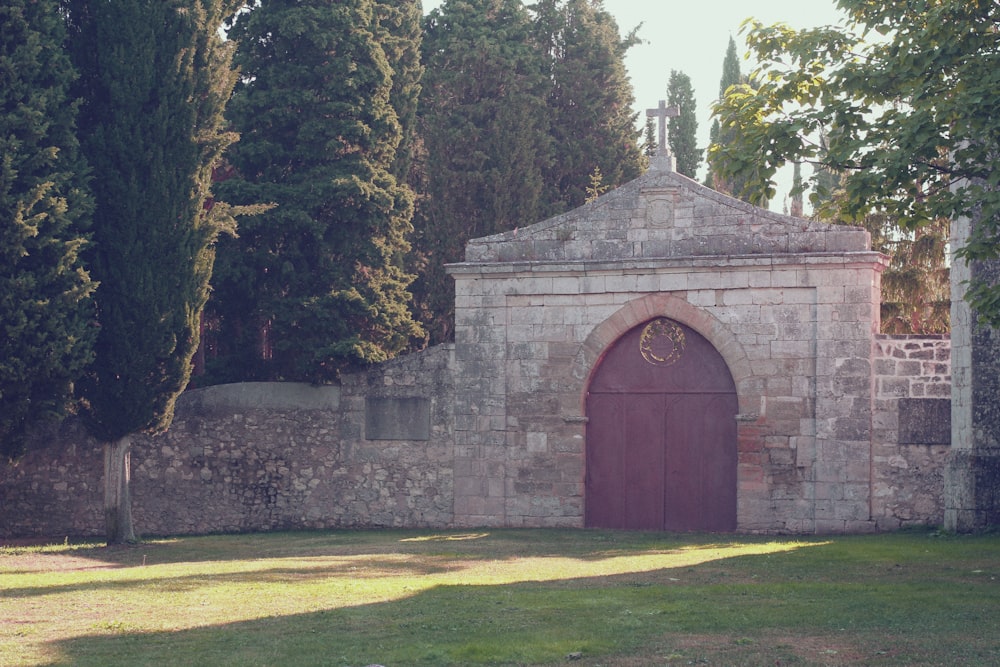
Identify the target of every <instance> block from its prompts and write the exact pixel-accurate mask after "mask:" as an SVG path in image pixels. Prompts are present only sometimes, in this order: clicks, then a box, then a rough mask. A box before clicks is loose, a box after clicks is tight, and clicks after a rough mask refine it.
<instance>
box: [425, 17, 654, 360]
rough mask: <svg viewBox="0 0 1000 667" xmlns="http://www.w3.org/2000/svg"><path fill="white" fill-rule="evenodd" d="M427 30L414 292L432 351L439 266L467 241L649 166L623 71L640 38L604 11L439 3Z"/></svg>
mask: <svg viewBox="0 0 1000 667" xmlns="http://www.w3.org/2000/svg"><path fill="white" fill-rule="evenodd" d="M424 25H425V36H424V45H423V54H424V64H425V66H426V68H427V71H426V74H425V76H424V81H423V97H422V99H421V107H420V113H419V118H418V124H419V137H420V141H421V142H422V150H423V152H422V155H421V159H420V161H419V166H418V168H417V169H416V172H415V174H414V176H413V179H412V182H413V183H414V184H415V187H416V189H417V190H418V191H419V192H420V193H421V199H420V202H419V205H418V209H417V217H416V222H415V226H416V229H417V234H416V236H415V237H414V245H415V248H416V250H417V254H418V256H419V264H418V266H419V270H420V273H421V275H420V277H419V278H418V280H417V282H416V283H415V284H414V292H415V295H416V297H417V301H418V304H419V308H420V310H421V318H422V319H423V320H424V321H425V322H426V323H427V326H428V329H429V331H430V334H431V340H432V341H433V342H440V341H444V340H449V339H450V338H451V336H452V334H453V331H452V322H453V312H454V300H455V297H454V284H453V281H452V279H451V278H450V277H449V276H448V275H447V274H446V272H445V269H444V265H445V264H447V263H450V262H458V261H461V260H462V259H463V256H464V249H465V243H466V242H467V241H468V240H469V239H471V238H476V237H481V236H486V235H490V234H495V233H498V232H503V231H508V230H511V229H514V228H515V227H518V226H522V225H527V224H533V223H535V222H538V221H539V220H542V219H543V218H545V217H547V216H549V215H553V214H556V213H560V212H562V211H565V210H567V209H569V208H572V207H575V206H579V205H580V204H582V203H584V202H585V201H586V199H587V197H588V188H590V187H591V176H592V175H593V174H594V172H595V169H596V170H599V171H600V173H601V174H602V175H603V181H602V183H603V184H604V185H607V186H608V187H616V186H618V185H620V184H621V183H624V182H626V181H629V180H632V179H634V178H636V177H637V176H639V174H640V173H641V172H642V169H643V168H644V166H645V164H646V159H645V156H644V155H643V150H642V143H641V140H640V139H641V131H639V130H637V129H636V124H635V121H636V116H635V113H634V112H633V111H632V106H633V93H632V88H631V85H630V83H629V80H628V76H627V72H626V70H625V65H624V57H625V53H626V51H627V50H628V49H629V48H630V47H631V46H632V45H634V44H636V43H638V39H637V38H636V36H635V32H634V31H633V32H630V33H628V34H626V35H625V36H624V37H623V36H621V35H620V34H619V31H618V26H617V24H616V23H615V21H614V19H613V17H612V16H611V15H610V14H609V13H608V12H607V11H606V10H604V8H603V5H602V3H601V2H599V1H597V0H540V1H539V2H537V3H536V4H534V5H532V6H531V7H530V11H529V10H528V9H526V8H525V6H524V4H523V3H522V2H521V0H446V1H445V2H444V3H443V4H442V6H441V7H440V8H439V9H435V10H434V11H432V12H431V13H430V14H429V15H428V16H427V18H426V19H425V24H424Z"/></svg>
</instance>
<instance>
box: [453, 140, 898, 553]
mask: <svg viewBox="0 0 1000 667" xmlns="http://www.w3.org/2000/svg"><path fill="white" fill-rule="evenodd" d="M671 167H672V160H671V158H670V157H669V156H665V155H660V156H657V157H655V158H654V159H653V164H652V166H651V168H650V170H649V171H648V172H647V173H646V174H645V175H644V176H642V177H640V178H639V179H637V180H636V181H633V182H631V183H628V184H626V185H624V186H623V187H621V188H619V189H617V190H614V191H612V192H610V193H608V194H605V195H604V196H602V197H600V198H598V199H597V200H596V201H593V202H591V203H589V204H587V205H585V206H583V207H581V208H579V209H577V210H574V211H571V212H569V213H566V214H564V215H561V216H557V217H555V218H553V219H551V220H547V221H544V222H542V223H539V224H536V225H532V226H530V227H526V228H522V229H518V230H515V231H511V232H507V233H504V234H499V235H496V236H491V237H487V238H482V239H476V240H473V241H471V242H470V243H469V244H468V246H467V250H466V258H465V261H464V262H463V263H460V264H455V265H452V266H450V267H449V272H450V273H451V275H452V276H453V277H454V278H455V281H456V293H457V296H456V341H455V356H456V361H455V364H456V367H455V373H456V374H455V381H456V386H457V387H464V388H465V391H461V390H460V391H458V392H457V399H458V400H457V403H456V405H455V432H454V439H455V500H454V503H455V504H454V507H455V520H456V523H460V524H465V525H470V526H472V525H484V524H500V525H524V526H534V525H566V526H580V525H584V526H593V527H611V528H642V529H681V530H741V531H763V532H771V531H781V532H804V533H812V532H830V531H835V532H857V531H868V530H872V529H874V528H875V525H876V519H875V517H874V516H873V512H872V504H873V501H874V499H873V490H874V489H875V488H876V485H875V483H874V480H873V456H874V453H873V447H872V428H873V425H872V417H873V401H874V393H873V391H874V386H873V382H874V381H873V378H874V373H873V364H874V360H873V354H874V352H873V350H874V341H875V338H876V334H877V333H878V326H879V321H878V313H879V295H880V275H881V272H882V270H883V269H884V267H885V266H886V261H887V260H886V258H885V257H884V256H883V255H881V254H879V253H876V252H872V251H871V250H870V239H869V236H868V234H867V232H865V231H864V230H861V229H857V228H851V227H845V226H834V225H828V224H824V223H819V222H814V221H809V220H805V219H801V218H792V217H788V216H784V215H779V214H776V213H772V212H770V211H766V210H762V209H760V208H756V207H753V206H751V205H749V204H746V203H744V202H741V201H737V200H735V199H732V198H729V197H726V196H724V195H721V194H719V193H717V192H715V191H712V190H710V189H708V188H705V187H703V186H701V185H699V184H697V183H696V182H694V181H692V180H690V179H688V178H686V177H684V176H682V175H680V174H678V173H676V172H674V171H673V169H672V168H671Z"/></svg>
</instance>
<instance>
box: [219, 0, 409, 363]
mask: <svg viewBox="0 0 1000 667" xmlns="http://www.w3.org/2000/svg"><path fill="white" fill-rule="evenodd" d="M412 10H413V7H412V3H402V2H387V3H385V4H382V5H379V4H377V3H374V2H372V0H346V1H345V2H338V3H331V2H329V1H327V0H303V1H301V2H292V1H290V0H272V1H271V2H266V3H263V4H261V5H259V6H257V7H255V8H253V9H252V10H251V11H249V12H245V13H243V14H240V15H239V16H238V17H237V19H236V20H235V22H234V24H233V26H232V29H231V31H230V36H231V37H234V38H235V39H236V40H237V41H238V42H239V47H238V49H237V55H236V61H237V63H238V64H239V65H240V67H241V69H242V73H243V79H242V82H241V83H240V85H239V86H238V87H237V89H236V91H235V94H234V97H233V100H232V102H231V104H230V118H231V120H232V122H233V125H234V127H235V128H236V129H237V130H238V131H239V132H240V133H241V135H242V138H241V141H240V143H239V144H238V145H237V146H236V147H234V150H233V151H231V153H230V155H229V160H230V163H231V165H232V167H233V169H234V174H235V177H234V178H232V179H230V180H227V181H225V182H224V183H221V184H220V186H219V191H220V195H221V196H222V197H223V198H224V199H226V200H227V201H231V202H234V203H245V204H253V203H257V202H271V203H274V204H275V205H276V206H275V207H274V208H273V209H271V210H269V211H267V212H266V213H263V214H261V215H257V216H253V217H250V218H247V219H246V220H245V222H243V223H242V224H241V228H240V232H239V238H237V239H224V241H223V243H221V244H220V249H219V255H220V266H219V272H218V280H216V281H215V283H214V288H215V292H214V295H213V303H212V305H211V308H212V312H213V316H214V317H215V318H216V319H217V320H218V322H219V337H218V341H219V345H220V356H219V358H218V360H217V361H216V363H215V366H216V370H215V372H214V376H215V379H216V380H235V379H248V378H261V379H273V380H305V381H311V382H329V381H333V380H335V379H336V378H337V377H338V375H339V373H340V372H341V371H342V370H343V369H345V368H347V367H350V366H354V365H358V364H363V363H369V362H377V361H383V360H385V359H388V358H390V357H392V356H393V355H395V354H397V353H398V352H400V351H402V350H403V349H405V348H406V347H407V345H408V344H409V343H410V340H411V338H414V337H418V336H419V335H420V334H421V331H420V328H419V326H418V325H417V324H416V323H415V322H414V320H413V318H412V315H411V313H410V311H409V309H408V305H409V301H410V298H411V297H410V294H409V292H408V291H407V288H408V286H409V284H410V282H411V280H412V277H411V276H410V275H409V274H407V273H406V271H404V270H403V268H402V266H401V264H402V258H403V256H404V255H405V253H406V252H407V251H408V249H409V245H408V241H407V238H406V237H407V234H408V233H409V232H410V231H411V217H412V210H413V196H412V192H411V190H409V189H408V188H407V187H406V186H405V185H403V184H402V183H400V181H399V180H398V179H397V175H402V174H403V173H404V172H405V171H406V164H405V162H406V159H402V160H401V159H399V155H398V152H397V149H398V147H399V146H400V142H401V140H402V137H403V131H402V128H401V127H400V122H399V115H398V113H397V109H398V110H399V113H402V114H403V116H404V117H410V116H412V113H413V104H414V96H415V94H416V89H415V86H416V85H417V79H418V77H419V71H418V65H417V64H416V61H415V58H414V52H413V48H414V47H413V45H412V44H411V43H410V42H409V41H408V38H407V35H409V39H412V38H413V29H412V20H413V15H412ZM383 45H386V47H387V49H388V52H389V56H390V57H388V58H387V53H386V50H385V49H384V48H383ZM390 59H391V60H392V61H393V62H395V63H396V64H397V65H398V66H399V68H400V71H401V72H402V75H401V77H400V78H399V79H397V80H396V81H394V79H393V70H392V67H391V63H390ZM394 95H395V97H394ZM394 103H395V104H396V108H394ZM406 150H409V149H406ZM223 344H225V345H223Z"/></svg>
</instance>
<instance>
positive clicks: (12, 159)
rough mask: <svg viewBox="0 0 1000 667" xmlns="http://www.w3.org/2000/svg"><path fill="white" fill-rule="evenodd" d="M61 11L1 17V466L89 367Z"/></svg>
mask: <svg viewBox="0 0 1000 667" xmlns="http://www.w3.org/2000/svg"><path fill="white" fill-rule="evenodd" d="M58 9H59V7H58V4H57V2H56V1H55V0H40V1H29V0H8V1H7V2H5V3H4V4H3V5H2V6H0V455H3V456H6V457H14V456H17V455H18V454H20V453H21V452H22V449H23V446H24V441H23V436H24V431H25V429H26V428H27V427H28V426H29V425H30V424H32V423H34V422H36V421H37V420H39V419H42V418H45V417H49V416H55V415H58V414H60V413H61V412H62V411H63V409H64V408H65V407H66V405H67V402H68V400H69V397H70V394H71V385H72V382H73V381H74V380H75V379H76V377H77V376H78V375H79V374H80V373H81V372H82V370H83V368H85V367H86V365H87V364H88V363H89V362H90V360H91V357H92V352H93V350H92V345H93V339H94V335H95V334H96V329H95V328H94V327H93V326H92V324H93V304H92V302H91V300H90V296H91V294H92V292H93V290H94V283H93V282H92V281H91V279H90V277H89V275H88V274H87V272H86V271H85V270H84V269H83V267H82V264H81V261H80V257H79V253H80V251H81V248H82V247H83V245H84V243H85V236H84V233H85V229H86V227H87V226H88V225H89V223H90V215H91V211H92V201H91V199H90V196H89V194H88V192H87V190H86V183H85V180H84V178H85V174H86V168H85V164H84V162H83V161H82V159H81V158H80V156H79V146H78V142H77V140H76V135H75V131H74V130H75V128H74V124H75V119H76V109H77V105H76V102H75V101H74V100H73V99H72V98H71V96H70V86H71V84H72V81H73V80H74V78H75V76H76V73H75V71H74V69H73V67H72V65H71V63H70V61H69V58H68V57H67V56H66V54H65V52H64V50H63V46H64V44H63V42H64V40H65V28H64V26H63V22H62V19H61V17H60V15H59V12H58Z"/></svg>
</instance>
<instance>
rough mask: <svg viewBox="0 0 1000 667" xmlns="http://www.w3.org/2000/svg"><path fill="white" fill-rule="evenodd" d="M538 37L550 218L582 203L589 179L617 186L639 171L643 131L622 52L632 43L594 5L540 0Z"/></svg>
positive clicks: (593, 0)
mask: <svg viewBox="0 0 1000 667" xmlns="http://www.w3.org/2000/svg"><path fill="white" fill-rule="evenodd" d="M534 11H535V12H536V15H537V19H536V21H535V25H536V33H537V35H538V37H537V39H538V41H539V44H540V46H541V48H542V49H543V50H544V52H545V54H546V55H547V58H548V61H549V62H548V64H547V68H548V71H549V94H548V100H547V106H548V110H549V118H550V121H551V129H550V135H551V137H552V144H551V145H552V152H553V159H552V160H551V162H550V163H549V169H548V170H547V171H546V173H545V175H544V178H545V180H546V183H547V184H548V186H549V188H550V193H549V194H548V195H547V198H548V200H549V211H548V212H550V213H558V212H562V211H564V210H567V209H570V208H574V207H576V206H579V205H580V204H582V203H583V202H584V201H585V200H586V199H587V191H588V189H589V187H590V180H591V175H592V174H593V173H594V172H595V170H597V171H598V172H600V173H601V174H603V178H604V180H603V183H604V184H605V185H607V186H608V187H616V186H618V185H621V184H622V183H625V182H627V181H630V180H632V179H634V178H636V177H638V176H639V174H641V173H642V169H643V166H644V160H643V151H642V141H641V139H642V132H641V130H637V129H636V118H637V114H636V113H635V112H634V111H633V106H634V102H635V97H634V95H633V91H632V85H631V82H630V81H629V77H628V72H627V70H626V68H625V55H626V53H627V52H628V50H629V48H631V47H632V46H634V45H636V44H638V43H639V39H638V38H637V37H636V34H635V31H634V30H633V31H632V32H630V33H628V34H627V35H625V36H624V37H622V36H621V35H620V33H619V29H618V24H617V23H616V22H615V20H614V17H612V16H611V14H609V13H608V12H607V11H606V10H605V9H604V6H603V2H601V0H561V1H560V0H541V1H540V2H539V3H538V4H537V5H535V6H534Z"/></svg>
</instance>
